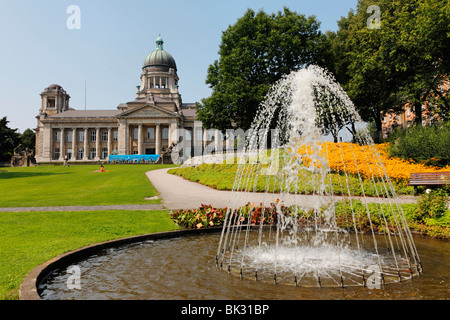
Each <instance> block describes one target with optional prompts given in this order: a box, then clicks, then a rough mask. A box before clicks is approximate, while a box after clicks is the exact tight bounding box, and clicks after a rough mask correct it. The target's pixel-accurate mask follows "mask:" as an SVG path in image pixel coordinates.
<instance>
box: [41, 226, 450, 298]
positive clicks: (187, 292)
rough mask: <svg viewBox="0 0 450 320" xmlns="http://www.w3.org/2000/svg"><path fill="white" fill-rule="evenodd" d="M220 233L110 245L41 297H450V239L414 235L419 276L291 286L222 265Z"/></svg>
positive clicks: (54, 280) (53, 280)
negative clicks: (371, 285)
mask: <svg viewBox="0 0 450 320" xmlns="http://www.w3.org/2000/svg"><path fill="white" fill-rule="evenodd" d="M219 237H220V234H207V235H201V236H186V237H180V238H175V239H167V240H158V241H147V242H143V243H139V244H134V245H129V246H126V247H120V248H117V249H108V250H105V251H102V252H100V253H99V254H98V255H95V256H92V257H90V258H89V259H87V260H84V261H81V262H79V263H78V264H77V266H78V267H79V268H80V274H79V276H80V285H81V289H73V288H71V289H70V288H68V285H67V280H68V279H69V277H71V276H73V275H72V274H71V273H68V272H67V271H66V270H59V271H58V270H57V271H55V272H54V273H53V275H52V276H51V277H49V278H48V279H47V282H46V283H43V284H42V285H41V288H42V289H43V291H42V294H41V297H42V298H43V299H48V300H69V299H75V300H97V299H102V300H105V299H106V300H108V299H122V300H127V299H133V300H140V299H146V300H147V299H161V300H174V299H177V300H178V299H192V300H228V299H231V300H245V299H257V300H278V299H283V300H292V299H326V300H334V299H340V300H342V299H358V300H361V299H371V300H372V299H386V300H387V299H393V300H395V299H402V300H404V299H420V300H422V299H432V300H437V299H444V300H449V299H450V268H449V267H450V242H448V241H441V240H434V239H428V238H423V237H415V238H414V241H415V244H416V246H417V250H418V252H419V256H420V259H421V262H422V265H423V269H424V272H423V274H422V275H421V276H420V277H415V278H413V279H412V280H407V281H404V282H401V283H390V284H386V285H384V286H382V287H381V288H379V289H368V288H366V287H346V288H340V287H327V288H319V287H307V288H305V287H295V286H291V285H281V284H277V285H274V284H273V283H272V282H263V281H255V280H253V279H246V278H244V279H242V280H241V279H240V278H239V277H238V276H236V275H232V274H228V272H226V271H224V270H220V269H218V268H217V267H216V264H215V255H216V250H217V247H218V241H219Z"/></svg>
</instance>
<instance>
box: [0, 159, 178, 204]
mask: <svg viewBox="0 0 450 320" xmlns="http://www.w3.org/2000/svg"><path fill="white" fill-rule="evenodd" d="M167 167H170V166H169V165H105V170H109V172H102V173H92V172H91V171H94V170H98V169H99V168H100V166H99V165H72V166H70V167H62V166H39V167H28V168H5V169H2V170H1V171H0V195H1V196H0V207H31V206H72V205H114V204H150V203H159V200H150V201H149V200H145V199H144V198H145V197H152V196H155V195H157V194H158V192H157V190H156V189H155V188H154V187H153V185H152V184H151V183H150V181H149V180H148V178H147V177H146V175H145V172H146V171H150V170H154V169H161V168H167Z"/></svg>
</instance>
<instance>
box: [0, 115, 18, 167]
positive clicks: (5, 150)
mask: <svg viewBox="0 0 450 320" xmlns="http://www.w3.org/2000/svg"><path fill="white" fill-rule="evenodd" d="M8 123H9V121H8V120H7V119H6V117H3V118H1V119H0V161H9V160H10V159H11V157H12V155H13V154H14V148H15V147H16V146H17V143H18V141H19V133H17V129H11V128H9V127H8Z"/></svg>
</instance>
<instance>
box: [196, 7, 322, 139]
mask: <svg viewBox="0 0 450 320" xmlns="http://www.w3.org/2000/svg"><path fill="white" fill-rule="evenodd" d="M319 26H320V23H319V22H318V21H317V20H316V18H315V17H314V16H310V17H305V16H304V15H301V14H298V13H296V12H292V11H290V10H289V9H288V8H284V10H283V11H280V12H278V13H277V14H271V15H269V14H266V13H265V12H264V11H259V12H257V13H255V12H254V11H253V10H251V9H249V10H247V12H246V13H245V14H244V16H243V17H242V18H240V19H238V21H237V22H236V23H235V24H234V25H230V26H229V27H228V29H227V30H225V31H224V32H223V34H222V43H221V44H220V50H219V55H220V58H219V60H216V61H214V63H213V64H211V65H210V66H209V68H208V73H207V78H206V83H207V84H208V85H209V87H210V88H211V89H212V94H211V96H210V97H208V98H205V99H203V100H202V101H201V103H200V104H199V105H198V117H199V119H200V120H202V121H203V124H204V126H205V127H209V128H217V129H220V130H225V129H228V128H242V129H244V130H247V129H248V128H249V127H250V125H251V123H252V121H253V119H254V117H255V115H256V112H257V109H258V107H259V105H260V103H261V102H262V101H263V100H264V97H265V96H266V94H267V92H268V90H269V88H270V87H271V85H273V84H274V83H275V82H276V81H278V80H279V79H281V77H282V76H283V75H285V74H288V73H290V72H291V71H293V70H296V69H299V68H301V67H303V66H306V65H308V64H312V63H320V62H322V60H323V59H322V53H323V52H324V44H323V42H324V39H325V37H324V35H322V34H321V33H320V31H319Z"/></svg>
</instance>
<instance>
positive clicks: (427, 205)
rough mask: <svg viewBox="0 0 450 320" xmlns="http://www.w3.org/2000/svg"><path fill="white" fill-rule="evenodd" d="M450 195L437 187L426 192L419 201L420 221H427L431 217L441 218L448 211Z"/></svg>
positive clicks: (418, 214)
mask: <svg viewBox="0 0 450 320" xmlns="http://www.w3.org/2000/svg"><path fill="white" fill-rule="evenodd" d="M447 206H448V196H447V192H446V191H445V190H444V189H443V188H440V189H436V190H433V191H431V192H429V193H424V194H423V195H422V196H421V198H420V199H419V201H418V203H417V216H416V217H415V218H416V220H417V221H419V222H425V221H426V220H427V219H429V218H432V219H433V218H440V217H442V216H443V215H444V214H445V212H446V211H447Z"/></svg>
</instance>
